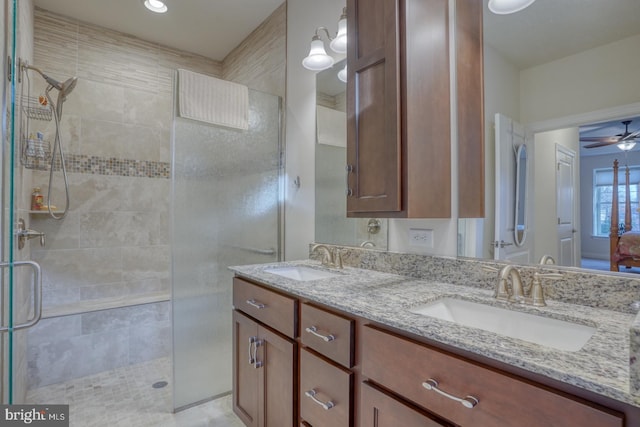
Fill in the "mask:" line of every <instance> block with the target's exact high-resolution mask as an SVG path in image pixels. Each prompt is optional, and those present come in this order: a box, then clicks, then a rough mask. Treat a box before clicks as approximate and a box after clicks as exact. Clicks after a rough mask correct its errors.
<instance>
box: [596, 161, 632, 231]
mask: <svg viewBox="0 0 640 427" xmlns="http://www.w3.org/2000/svg"><path fill="white" fill-rule="evenodd" d="M625 169H626V167H624V166H621V167H620V168H619V169H618V224H621V225H623V226H624V204H625V201H626V193H625V189H624V183H625ZM639 185H640V166H629V200H630V201H631V229H632V230H635V231H640V214H639V213H638V189H639V188H638V187H639ZM612 198H613V168H606V169H594V171H593V235H594V236H599V237H609V229H610V228H611V207H612V206H611V204H612Z"/></svg>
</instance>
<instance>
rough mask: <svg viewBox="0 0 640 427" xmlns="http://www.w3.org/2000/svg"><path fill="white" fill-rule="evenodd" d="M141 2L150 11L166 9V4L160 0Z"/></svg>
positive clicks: (157, 11) (161, 11)
mask: <svg viewBox="0 0 640 427" xmlns="http://www.w3.org/2000/svg"><path fill="white" fill-rule="evenodd" d="M143 3H144V5H145V7H146V8H147V9H149V10H150V11H151V12H155V13H165V12H166V11H167V5H166V4H164V3H163V2H162V1H160V0H143Z"/></svg>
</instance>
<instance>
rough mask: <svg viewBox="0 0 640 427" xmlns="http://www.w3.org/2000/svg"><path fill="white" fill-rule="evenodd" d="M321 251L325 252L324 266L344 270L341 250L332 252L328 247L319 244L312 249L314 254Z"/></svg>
mask: <svg viewBox="0 0 640 427" xmlns="http://www.w3.org/2000/svg"><path fill="white" fill-rule="evenodd" d="M319 250H321V251H322V252H324V256H323V257H322V265H324V266H325V267H331V268H343V266H342V254H341V253H340V250H339V249H338V248H335V249H334V251H333V252H331V249H329V248H328V247H327V245H323V244H318V245H313V247H311V252H312V253H313V252H316V251H319Z"/></svg>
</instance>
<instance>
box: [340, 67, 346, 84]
mask: <svg viewBox="0 0 640 427" xmlns="http://www.w3.org/2000/svg"><path fill="white" fill-rule="evenodd" d="M338 78H339V79H340V81H341V82H344V83H346V82H347V66H346V65H345V66H344V68H343V69H342V70H340V71H338Z"/></svg>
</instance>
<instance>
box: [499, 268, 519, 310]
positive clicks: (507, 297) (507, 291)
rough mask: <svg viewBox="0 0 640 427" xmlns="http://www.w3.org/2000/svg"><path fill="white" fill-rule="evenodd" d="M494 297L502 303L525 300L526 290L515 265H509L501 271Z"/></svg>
mask: <svg viewBox="0 0 640 427" xmlns="http://www.w3.org/2000/svg"><path fill="white" fill-rule="evenodd" d="M509 279H510V280H511V288H509ZM493 297H494V298H495V299H497V300H500V301H512V300H514V299H515V300H516V301H519V302H520V301H522V300H523V299H524V288H523V286H522V277H520V272H519V271H518V269H517V268H516V267H515V266H513V265H507V266H505V267H504V268H502V270H500V279H499V280H498V285H497V286H496V291H495V292H494V294H493Z"/></svg>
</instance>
